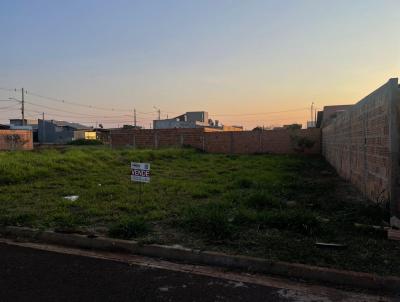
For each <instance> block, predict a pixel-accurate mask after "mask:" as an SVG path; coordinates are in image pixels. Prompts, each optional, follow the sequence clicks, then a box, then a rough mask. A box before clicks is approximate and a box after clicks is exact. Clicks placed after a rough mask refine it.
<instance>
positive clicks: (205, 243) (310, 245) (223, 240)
mask: <svg viewBox="0 0 400 302" xmlns="http://www.w3.org/2000/svg"><path fill="white" fill-rule="evenodd" d="M131 161H138V162H150V163H151V169H152V170H151V171H152V181H151V183H150V184H145V185H144V186H143V187H144V194H143V197H142V200H141V201H140V200H139V197H138V192H139V184H137V183H132V182H131V181H130V162H131ZM67 195H79V199H78V200H76V201H69V200H67V199H65V198H64V196H67ZM386 216H387V214H386V212H385V211H384V210H383V209H381V208H380V207H378V206H376V205H371V204H367V203H366V202H365V201H364V200H363V199H362V198H361V196H360V195H358V193H357V192H356V191H355V190H354V189H353V188H352V187H351V186H350V185H348V184H347V183H345V182H344V181H342V180H340V179H339V177H338V176H337V175H336V174H335V172H334V171H333V169H332V168H331V167H330V166H329V165H328V164H327V163H326V162H325V161H324V160H323V159H322V158H320V157H305V156H301V155H297V156H283V155H240V156H239V155H217V154H205V153H201V152H198V151H196V150H192V149H161V150H133V149H120V150H110V149H107V148H105V147H103V146H86V147H83V146H82V147H77V146H69V147H66V148H65V149H62V150H53V149H49V150H41V151H32V152H1V153H0V224H2V225H20V226H32V227H38V228H43V229H56V230H59V231H77V232H84V233H85V232H93V231H95V232H97V233H99V234H101V235H107V236H111V237H118V238H125V239H131V238H132V239H135V240H138V241H140V242H143V243H159V244H180V245H182V246H185V247H192V248H199V249H207V250H214V251H223V252H228V253H231V254H241V255H251V256H257V257H263V258H267V259H271V260H282V261H290V262H299V263H306V264H314V265H321V266H328V267H335V268H344V269H351V270H356V271H366V272H376V273H379V274H385V275H400V256H399V255H400V244H399V243H398V242H394V241H388V240H387V239H386V237H385V236H386V234H385V233H384V232H383V231H377V230H375V229H372V228H368V227H365V228H364V227H363V228H360V227H356V226H355V225H354V223H361V224H365V225H382V223H383V220H385V219H387V217H386ZM317 241H322V242H336V243H342V244H346V245H347V248H345V249H340V250H332V249H321V248H320V247H317V246H316V245H315V242H317Z"/></svg>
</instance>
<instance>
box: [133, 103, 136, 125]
mask: <svg viewBox="0 0 400 302" xmlns="http://www.w3.org/2000/svg"><path fill="white" fill-rule="evenodd" d="M133 126H135V128H136V109H135V108H134V109H133Z"/></svg>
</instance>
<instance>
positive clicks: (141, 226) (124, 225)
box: [108, 217, 150, 239]
mask: <svg viewBox="0 0 400 302" xmlns="http://www.w3.org/2000/svg"><path fill="white" fill-rule="evenodd" d="M149 230H150V227H149V225H148V224H147V222H146V221H145V220H144V219H143V218H141V217H124V218H122V219H121V220H120V221H118V222H116V223H115V224H113V225H111V227H110V229H109V231H108V234H109V236H110V237H113V238H121V239H132V238H135V237H139V236H143V235H145V234H147V233H148V232H149Z"/></svg>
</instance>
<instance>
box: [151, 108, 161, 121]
mask: <svg viewBox="0 0 400 302" xmlns="http://www.w3.org/2000/svg"><path fill="white" fill-rule="evenodd" d="M153 108H154V109H156V110H157V112H158V120H161V110H160V108H157V107H156V106H153Z"/></svg>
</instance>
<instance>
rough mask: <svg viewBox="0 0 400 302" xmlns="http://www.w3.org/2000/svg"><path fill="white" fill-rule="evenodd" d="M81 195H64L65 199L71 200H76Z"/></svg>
mask: <svg viewBox="0 0 400 302" xmlns="http://www.w3.org/2000/svg"><path fill="white" fill-rule="evenodd" d="M78 198H79V196H78V195H69V196H64V199H67V200H70V201H76V200H78Z"/></svg>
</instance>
